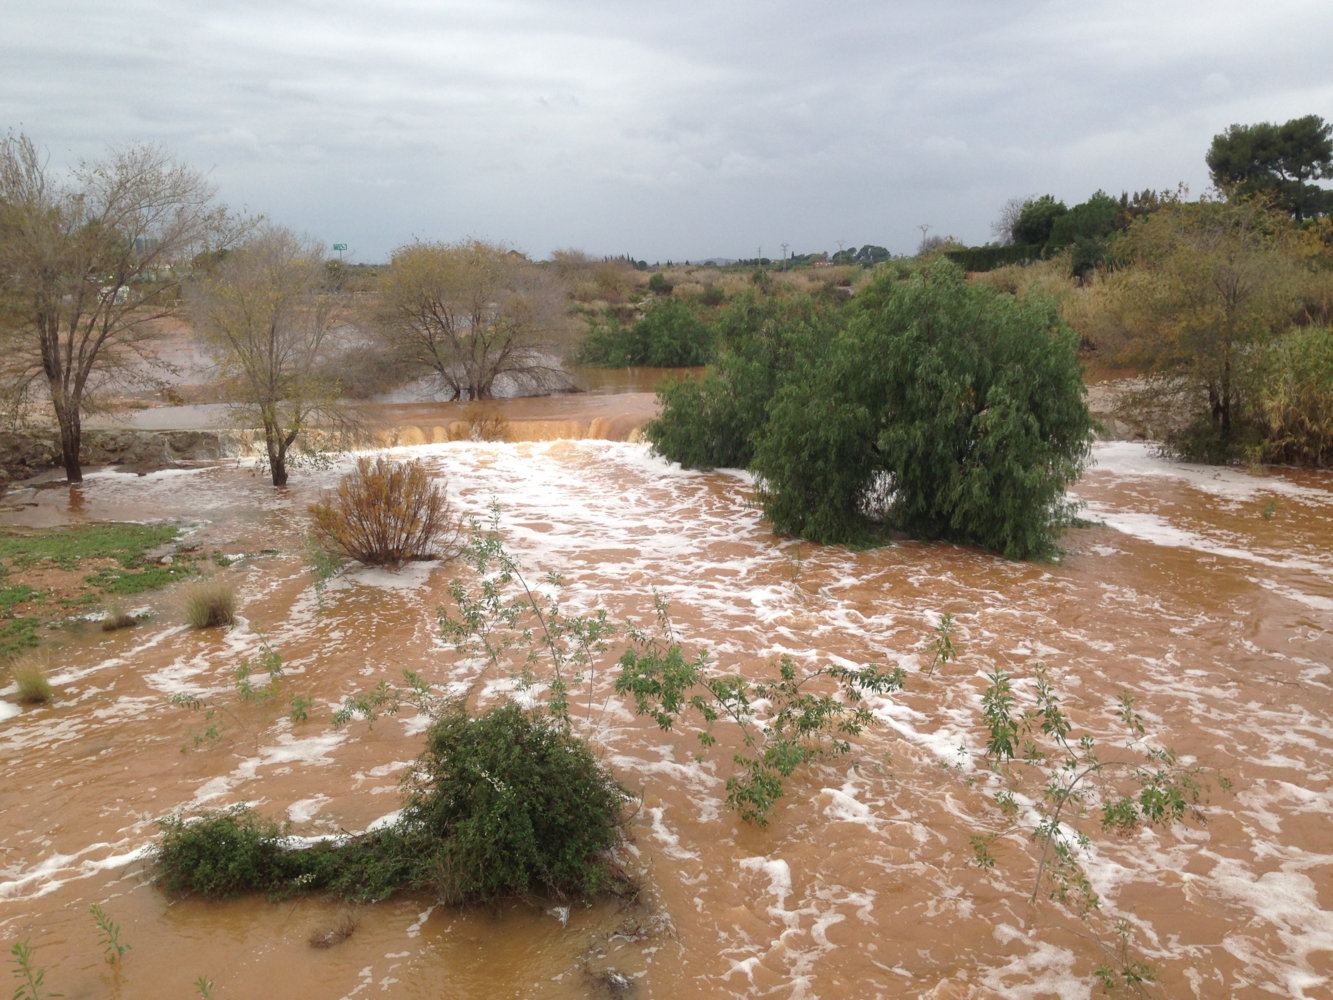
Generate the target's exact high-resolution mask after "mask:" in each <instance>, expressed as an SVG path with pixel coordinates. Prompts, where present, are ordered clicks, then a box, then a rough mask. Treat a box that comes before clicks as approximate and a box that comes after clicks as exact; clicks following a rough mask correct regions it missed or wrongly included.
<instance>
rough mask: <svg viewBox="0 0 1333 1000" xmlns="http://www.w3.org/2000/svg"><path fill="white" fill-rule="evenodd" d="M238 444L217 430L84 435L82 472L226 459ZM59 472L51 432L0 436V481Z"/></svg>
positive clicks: (57, 450)
mask: <svg viewBox="0 0 1333 1000" xmlns="http://www.w3.org/2000/svg"><path fill="white" fill-rule="evenodd" d="M239 453H240V444H239V442H238V441H237V440H236V439H235V438H234V437H233V436H232V435H230V434H226V433H222V432H219V431H138V430H85V431H84V432H83V454H82V458H83V464H84V467H85V468H96V467H98V466H106V465H115V466H127V467H129V468H131V469H133V470H135V471H136V472H147V471H149V470H152V469H162V468H170V467H171V466H174V465H177V464H179V463H181V462H198V461H211V460H217V459H222V458H231V457H234V456H235V455H237V454H239ZM59 467H60V438H59V436H58V435H57V434H56V433H55V432H54V431H52V432H50V433H49V434H41V433H23V434H18V433H0V476H2V477H3V478H4V479H5V480H13V479H23V478H26V477H28V476H32V475H36V474H37V473H39V472H44V471H46V470H47V469H53V468H59Z"/></svg>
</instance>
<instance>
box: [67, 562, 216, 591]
mask: <svg viewBox="0 0 1333 1000" xmlns="http://www.w3.org/2000/svg"><path fill="white" fill-rule="evenodd" d="M195 572H196V569H195V566H194V563H193V562H188V563H187V562H176V563H172V564H171V565H170V566H147V567H145V568H143V569H138V570H133V569H119V568H117V567H115V566H104V567H102V568H101V569H99V570H98V571H97V572H96V573H90V574H88V575H87V576H85V577H84V578H83V580H84V582H85V583H87V584H88V585H90V586H93V587H97V588H98V589H99V590H101V591H102V592H103V593H106V594H142V593H143V592H144V591H145V590H161V589H162V588H163V587H165V586H167V585H169V584H172V583H175V582H176V581H178V580H183V579H185V578H186V577H189V576H193V575H194V574H195Z"/></svg>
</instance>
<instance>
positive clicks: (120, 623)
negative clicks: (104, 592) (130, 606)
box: [102, 604, 139, 632]
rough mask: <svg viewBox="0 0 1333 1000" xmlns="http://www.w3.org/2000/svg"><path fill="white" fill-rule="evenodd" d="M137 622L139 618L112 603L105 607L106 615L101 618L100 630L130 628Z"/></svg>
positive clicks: (112, 630)
mask: <svg viewBox="0 0 1333 1000" xmlns="http://www.w3.org/2000/svg"><path fill="white" fill-rule="evenodd" d="M138 624H139V619H137V618H135V617H134V615H132V614H129V613H128V612H126V610H125V609H124V608H122V607H121V606H120V605H118V604H113V605H111V606H110V607H109V608H107V609H106V617H105V618H103V619H102V631H103V632H114V631H116V630H117V629H122V628H130V627H132V626H134V625H138Z"/></svg>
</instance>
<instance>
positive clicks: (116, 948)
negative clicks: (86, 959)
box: [88, 903, 130, 965]
mask: <svg viewBox="0 0 1333 1000" xmlns="http://www.w3.org/2000/svg"><path fill="white" fill-rule="evenodd" d="M88 912H89V913H91V914H92V915H93V920H94V921H95V922H96V923H97V932H98V935H99V937H100V939H101V942H102V951H103V953H104V954H105V955H106V960H107V961H108V962H109V963H110V964H112V965H116V964H117V963H119V962H120V960H121V959H122V958H124V957H125V952H127V951H129V950H130V945H127V944H122V943H121V940H120V924H118V923H116V922H115V921H114V920H112V919H111V917H110V916H108V915H107V912H106V910H104V909H102V907H101V906H99V905H98V904H97V903H93V905H92V906H90V907H88Z"/></svg>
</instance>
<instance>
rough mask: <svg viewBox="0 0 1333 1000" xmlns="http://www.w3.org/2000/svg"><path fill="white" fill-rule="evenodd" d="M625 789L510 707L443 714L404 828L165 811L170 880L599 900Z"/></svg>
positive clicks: (563, 737) (417, 773)
mask: <svg viewBox="0 0 1333 1000" xmlns="http://www.w3.org/2000/svg"><path fill="white" fill-rule="evenodd" d="M624 800H625V793H624V791H623V790H622V789H621V788H620V786H619V785H617V784H616V782H615V781H614V780H613V779H612V778H611V777H610V776H609V775H608V774H607V773H606V771H605V770H603V768H602V767H601V765H600V764H598V762H597V760H596V759H595V758H594V757H593V755H592V751H591V750H590V749H589V747H588V745H587V744H586V743H585V742H584V741H582V740H579V739H578V738H577V737H575V736H573V735H571V734H570V732H569V731H568V730H567V729H566V728H565V727H563V726H562V725H560V724H559V723H557V722H556V721H554V720H552V719H551V718H549V717H547V716H545V715H541V714H537V713H533V712H529V711H526V710H524V709H522V708H519V707H518V706H517V705H514V704H508V705H504V706H502V707H499V708H494V709H491V710H490V711H488V712H485V713H484V714H482V715H480V716H472V715H470V714H468V713H467V712H465V711H464V710H463V709H462V708H460V707H457V706H452V707H449V708H446V709H445V710H444V711H442V712H441V713H439V715H438V716H437V718H436V719H435V721H434V723H433V724H432V725H431V728H430V730H429V731H428V734H427V740H426V750H425V751H424V752H423V754H422V755H421V757H420V759H419V760H418V761H417V764H416V767H415V768H414V770H413V772H412V774H411V776H410V782H409V791H408V796H407V804H406V808H405V809H404V811H403V813H402V815H401V817H400V819H399V821H398V822H397V823H396V824H394V825H393V826H391V827H387V828H384V829H381V830H377V831H374V832H372V833H369V834H366V835H363V836H361V837H355V838H351V839H348V840H343V841H330V842H325V843H321V844H318V845H315V846H314V847H310V848H296V847H295V846H293V845H290V844H288V843H286V842H285V841H284V837H285V835H286V828H285V827H283V826H282V825H280V824H278V823H275V822H273V821H271V820H267V819H264V818H263V817H260V816H258V815H257V814H255V813H253V812H250V811H248V810H226V811H222V812H216V813H212V814H208V815H205V816H204V817H202V818H198V819H195V820H184V819H180V818H172V819H168V820H166V821H164V823H163V827H164V829H165V834H164V836H163V838H162V842H161V844H160V845H159V847H158V851H157V879H158V883H159V884H160V885H161V886H162V887H163V888H165V889H167V890H168V891H171V892H179V893H194V894H198V895H203V896H234V895H238V894H241V893H247V892H262V893H265V894H267V895H270V896H285V895H291V894H293V893H298V892H310V891H327V892H332V893H335V894H338V895H343V896H349V897H352V898H357V899H379V898H383V897H385V896H388V895H391V894H392V893H394V892H396V891H400V890H428V891H432V892H434V893H436V894H437V895H438V896H439V897H440V898H441V899H444V900H447V901H449V902H478V901H483V900H488V899H494V898H496V897H500V896H512V895H523V894H538V893H542V894H554V895H556V896H559V897H572V898H578V899H590V898H592V897H593V896H595V895H596V894H597V893H599V892H601V891H603V890H606V889H609V888H619V887H621V886H622V885H623V879H622V878H621V876H620V875H619V874H618V872H617V871H616V869H615V868H614V866H613V865H612V864H611V863H610V862H609V861H608V858H607V855H608V852H609V851H610V849H611V848H612V847H614V846H615V844H616V842H617V840H618V839H619V836H620V812H621V806H622V804H623V802H624Z"/></svg>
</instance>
